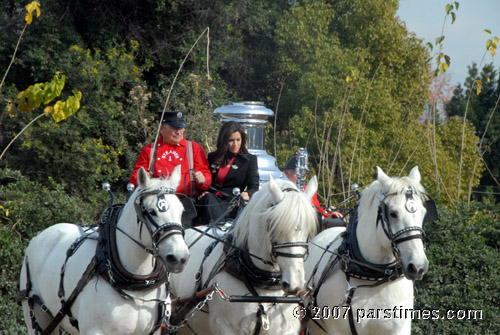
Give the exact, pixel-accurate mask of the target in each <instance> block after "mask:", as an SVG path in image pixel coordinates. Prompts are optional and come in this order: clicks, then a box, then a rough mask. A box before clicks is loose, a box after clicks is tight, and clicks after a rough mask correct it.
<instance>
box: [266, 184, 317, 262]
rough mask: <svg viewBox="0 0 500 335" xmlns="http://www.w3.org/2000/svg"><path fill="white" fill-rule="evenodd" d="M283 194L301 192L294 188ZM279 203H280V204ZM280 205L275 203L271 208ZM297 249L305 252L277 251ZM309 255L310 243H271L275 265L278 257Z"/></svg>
mask: <svg viewBox="0 0 500 335" xmlns="http://www.w3.org/2000/svg"><path fill="white" fill-rule="evenodd" d="M281 191H282V192H299V190H298V189H296V188H293V187H287V188H285V189H283V190H281ZM278 203H279V202H278ZM278 203H274V204H272V205H271V208H273V207H275V206H276V205H277V204H278ZM295 247H301V248H304V249H305V252H303V253H300V254H293V253H288V252H281V251H278V250H277V249H281V248H295ZM307 255H309V242H308V241H306V242H284V243H276V242H274V241H272V242H271V261H272V262H273V263H275V262H276V257H287V258H302V259H304V258H306V257H307Z"/></svg>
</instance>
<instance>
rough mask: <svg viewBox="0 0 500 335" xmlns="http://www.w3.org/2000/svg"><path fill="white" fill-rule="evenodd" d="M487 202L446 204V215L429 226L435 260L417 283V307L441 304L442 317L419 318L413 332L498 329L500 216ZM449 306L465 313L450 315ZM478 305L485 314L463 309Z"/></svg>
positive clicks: (431, 255) (430, 255)
mask: <svg viewBox="0 0 500 335" xmlns="http://www.w3.org/2000/svg"><path fill="white" fill-rule="evenodd" d="M481 206H482V204H479V203H473V204H472V205H471V206H466V205H461V206H460V207H459V208H458V209H457V212H456V213H455V212H454V211H453V210H449V209H446V208H440V215H441V219H440V220H439V221H438V222H434V223H430V224H428V226H427V227H425V228H426V230H425V231H426V235H427V237H426V241H427V250H426V253H427V257H428V258H429V263H430V264H429V272H428V273H427V274H426V275H425V276H424V278H423V280H421V281H418V282H416V292H415V298H416V300H415V309H431V310H432V309H439V310H440V317H441V319H438V320H414V323H413V332H412V333H413V334H426V335H429V334H430V335H432V334H443V335H446V334H449V335H452V334H453V335H454V334H469V335H473V334H477V335H480V334H481V335H482V334H498V329H499V328H500V319H499V318H498V315H499V313H500V257H499V254H498V252H499V249H500V220H499V219H500V217H499V215H498V213H495V212H494V211H491V210H488V209H485V208H480V207H481ZM447 310H451V311H454V313H457V314H456V315H457V316H464V318H463V319H461V320H459V319H457V318H456V317H455V318H453V319H451V320H448V319H446V317H445V313H446V311H447ZM472 310H479V311H481V312H482V314H480V312H477V313H476V314H475V319H474V314H471V318H470V319H469V318H468V316H467V317H466V315H465V314H462V313H464V312H462V311H465V312H468V311H472ZM458 311H460V312H458Z"/></svg>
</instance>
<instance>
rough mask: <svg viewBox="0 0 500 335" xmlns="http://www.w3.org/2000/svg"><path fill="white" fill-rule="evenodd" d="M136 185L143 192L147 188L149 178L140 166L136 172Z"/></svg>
mask: <svg viewBox="0 0 500 335" xmlns="http://www.w3.org/2000/svg"><path fill="white" fill-rule="evenodd" d="M137 184H139V186H140V187H141V188H142V189H143V190H144V189H146V188H148V184H149V176H148V173H147V172H146V170H144V168H143V167H142V166H141V167H140V168H139V171H138V172H137Z"/></svg>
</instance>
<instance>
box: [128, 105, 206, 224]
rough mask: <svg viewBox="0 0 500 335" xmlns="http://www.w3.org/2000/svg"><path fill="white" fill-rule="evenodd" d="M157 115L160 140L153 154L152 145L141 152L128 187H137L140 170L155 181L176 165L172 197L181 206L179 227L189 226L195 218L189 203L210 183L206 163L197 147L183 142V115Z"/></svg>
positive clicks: (190, 142)
mask: <svg viewBox="0 0 500 335" xmlns="http://www.w3.org/2000/svg"><path fill="white" fill-rule="evenodd" d="M157 114H158V118H159V120H160V122H161V126H160V135H161V136H160V137H159V138H158V143H157V144H156V148H155V149H154V150H153V149H152V148H153V145H154V143H150V144H148V145H146V146H145V147H144V148H143V149H142V151H141V153H140V154H139V158H138V159H137V162H136V164H135V166H134V170H133V172H132V176H131V177H130V183H131V184H134V185H137V172H138V171H139V168H141V167H144V169H146V171H148V173H149V175H150V177H156V178H158V177H160V176H161V175H165V176H168V175H170V174H171V173H172V171H173V170H174V168H175V167H176V166H177V165H181V182H180V183H179V186H178V187H177V190H176V194H177V196H178V197H179V199H180V200H181V202H182V204H183V205H184V211H185V212H184V214H183V216H182V221H183V224H184V225H188V226H189V225H191V221H192V219H193V218H194V217H196V215H197V214H196V209H195V207H194V205H193V200H192V199H194V197H196V196H197V195H199V194H201V193H202V192H203V191H206V190H207V189H208V185H210V184H211V182H212V175H211V173H210V169H209V166H208V160H207V157H206V154H205V151H204V150H203V148H202V147H201V145H199V144H198V143H196V142H193V141H187V140H186V138H184V131H185V129H186V122H185V120H184V112H176V111H165V112H163V111H159V112H158V113H157ZM151 155H153V157H152V156H151Z"/></svg>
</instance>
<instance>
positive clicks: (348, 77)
mask: <svg viewBox="0 0 500 335" xmlns="http://www.w3.org/2000/svg"><path fill="white" fill-rule="evenodd" d="M345 82H346V83H348V84H349V83H350V82H351V76H347V77H345Z"/></svg>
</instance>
